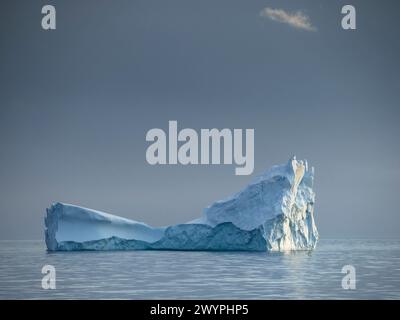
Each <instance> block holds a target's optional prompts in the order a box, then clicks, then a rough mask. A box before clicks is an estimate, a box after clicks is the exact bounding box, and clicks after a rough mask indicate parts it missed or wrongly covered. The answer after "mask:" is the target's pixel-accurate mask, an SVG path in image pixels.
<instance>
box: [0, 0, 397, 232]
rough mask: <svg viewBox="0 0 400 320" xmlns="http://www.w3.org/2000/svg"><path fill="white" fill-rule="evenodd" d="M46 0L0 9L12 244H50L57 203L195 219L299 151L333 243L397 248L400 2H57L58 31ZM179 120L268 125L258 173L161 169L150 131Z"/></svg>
mask: <svg viewBox="0 0 400 320" xmlns="http://www.w3.org/2000/svg"><path fill="white" fill-rule="evenodd" d="M348 2H350V3H351V4H353V5H354V6H355V7H356V9H357V30H356V31H344V30H342V29H341V27H340V20H341V13H340V10H341V7H342V6H343V5H344V4H348ZM44 4H48V2H47V1H4V2H3V3H2V10H1V11H0V43H1V50H0V146H1V149H0V238H1V239H39V238H42V237H43V216H44V213H45V208H46V207H47V206H49V205H50V204H51V203H52V202H55V201H62V202H67V203H73V204H77V205H82V206H86V207H90V208H94V209H98V210H103V211H106V212H109V213H114V214H118V215H122V216H125V217H128V218H132V219H135V220H141V221H145V222H148V223H150V224H153V225H166V224H174V223H178V222H185V221H188V220H191V219H193V218H195V217H198V216H200V215H201V213H202V209H203V208H204V207H206V206H207V205H209V204H210V203H212V202H213V201H215V200H218V199H221V198H223V197H225V196H227V195H229V194H231V193H232V192H236V191H238V190H239V189H240V188H242V187H243V186H245V185H246V184H247V183H248V182H249V181H250V180H251V179H252V178H253V176H254V175H256V174H259V173H261V172H263V171H264V170H265V169H268V168H269V167H270V166H271V165H273V164H277V163H283V162H286V161H287V159H288V158H289V157H290V156H291V155H292V154H296V155H297V157H298V158H306V159H308V160H309V162H310V163H311V164H312V165H314V166H315V168H316V183H315V190H316V193H317V201H316V220H317V227H318V228H319V231H320V233H321V237H398V235H399V227H400V217H399V216H400V212H399V209H398V207H399V206H398V203H397V200H398V196H399V186H398V185H399V180H400V167H399V156H400V150H399V141H398V138H399V136H400V126H399V118H400V112H399V95H400V94H399V92H400V78H399V71H400V70H399V69H400V62H399V57H400V41H399V39H400V34H399V33H400V25H399V24H400V22H399V19H398V16H399V9H400V4H399V3H398V1H395V0H393V1H368V0H364V1H356V0H352V1H327V0H326V1H322V0H321V1H316V0H315V1H301V0H296V1H294V0H292V1H282V0H280V1H257V0H254V1H244V0H240V1H239V0H201V1H200V0H169V1H161V0H157V1H155V0H142V1H128V0H126V1H120V0H118V1H113V2H111V1H88V0H85V1H51V4H54V5H55V7H56V9H57V29H56V30H55V31H43V30H42V29H41V23H40V22H41V17H42V15H41V7H42V5H44ZM266 7H269V8H272V9H282V10H285V12H296V11H301V12H302V14H303V15H304V16H307V17H308V18H309V21H308V23H309V24H310V25H311V26H312V28H311V29H312V30H311V29H310V28H308V29H307V28H299V27H295V26H293V25H290V24H287V23H283V22H278V21H273V20H272V19H270V18H269V17H268V16H260V12H261V11H262V10H263V9H264V8H266ZM168 120H177V121H178V126H179V128H181V129H182V128H184V127H189V128H194V129H196V130H199V129H200V128H213V127H216V128H220V129H222V128H232V129H233V128H243V129H245V128H254V129H255V170H254V174H253V176H235V174H234V166H232V165H231V166H229V165H220V166H181V165H178V166H150V165H148V164H147V162H146V158H145V151H146V147H147V146H148V145H149V143H147V142H146V141H145V135H146V132H147V131H148V130H149V129H151V128H163V129H164V130H167V126H168Z"/></svg>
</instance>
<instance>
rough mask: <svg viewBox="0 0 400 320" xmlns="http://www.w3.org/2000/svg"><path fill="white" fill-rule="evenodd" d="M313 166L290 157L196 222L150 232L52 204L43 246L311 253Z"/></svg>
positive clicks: (313, 237)
mask: <svg viewBox="0 0 400 320" xmlns="http://www.w3.org/2000/svg"><path fill="white" fill-rule="evenodd" d="M313 179H314V168H311V170H309V168H308V164H307V162H306V161H301V160H300V161H298V160H296V159H295V158H292V159H290V160H289V162H288V163H287V164H284V165H279V166H274V167H272V168H271V169H270V170H269V171H267V172H266V173H264V174H263V175H261V176H259V177H258V178H256V179H255V180H254V181H253V182H252V183H250V184H249V185H248V186H247V187H245V188H244V189H243V190H242V191H240V192H238V193H237V194H235V195H233V196H231V197H229V198H227V199H225V200H221V201H217V202H215V203H214V204H212V205H211V206H209V207H208V208H206V209H205V210H204V214H203V216H202V217H201V218H199V219H197V220H194V221H191V222H188V223H186V224H180V225H175V226H170V227H164V228H153V227H151V226H148V225H146V224H144V223H140V222H136V221H132V220H128V219H125V218H121V217H118V216H114V215H110V214H107V213H104V212H100V211H95V210H91V209H86V208H82V207H78V206H73V205H67V204H62V203H56V204H54V205H52V206H51V207H50V208H49V209H47V217H46V218H45V225H46V231H45V236H46V244H47V248H48V250H50V251H55V250H61V251H69V250H135V249H154V250H218V251H221V250H245V251H288V250H310V249H313V248H314V247H315V245H316V243H317V241H318V231H317V228H316V226H315V222H314V216H313V210H314V200H315V193H314V191H313Z"/></svg>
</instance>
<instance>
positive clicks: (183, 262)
mask: <svg viewBox="0 0 400 320" xmlns="http://www.w3.org/2000/svg"><path fill="white" fill-rule="evenodd" d="M46 264H49V265H53V266H54V267H55V268H56V289H55V290H44V289H42V286H41V282H42V281H41V280H42V277H43V275H42V273H41V270H42V267H43V266H44V265H46ZM345 265H352V266H354V267H355V269H356V289H355V290H344V289H343V288H342V278H343V276H344V274H342V273H341V270H342V267H343V266H345ZM138 298H140V299H174V298H182V299H183V298H186V299H197V298H199V299H218V298H222V299H229V298H232V299H284V298H290V299H302V298H303V299H324V298H334V299H336V298H338V299H369V298H376V299H400V240H329V239H323V240H321V241H320V242H319V243H318V246H317V249H316V250H315V251H313V252H311V253H308V252H296V253H286V254H283V253H272V254H271V253H269V254H268V253H248V252H244V253H243V252H242V253H241V252H234V253H229V252H177V251H125V252H123V251H113V252H65V253H61V252H60V253H47V252H46V248H45V244H44V242H42V241H0V299H138Z"/></svg>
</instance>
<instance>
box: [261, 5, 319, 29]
mask: <svg viewBox="0 0 400 320" xmlns="http://www.w3.org/2000/svg"><path fill="white" fill-rule="evenodd" d="M260 16H261V17H266V18H269V19H271V20H273V21H278V22H282V23H286V24H288V25H290V26H292V27H294V28H296V29H302V30H307V31H317V28H315V27H314V26H313V25H312V24H311V21H310V18H309V17H308V16H306V15H305V14H304V13H302V12H301V11H297V12H294V13H290V12H286V11H285V10H282V9H272V8H268V7H267V8H264V9H262V10H261V12H260Z"/></svg>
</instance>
